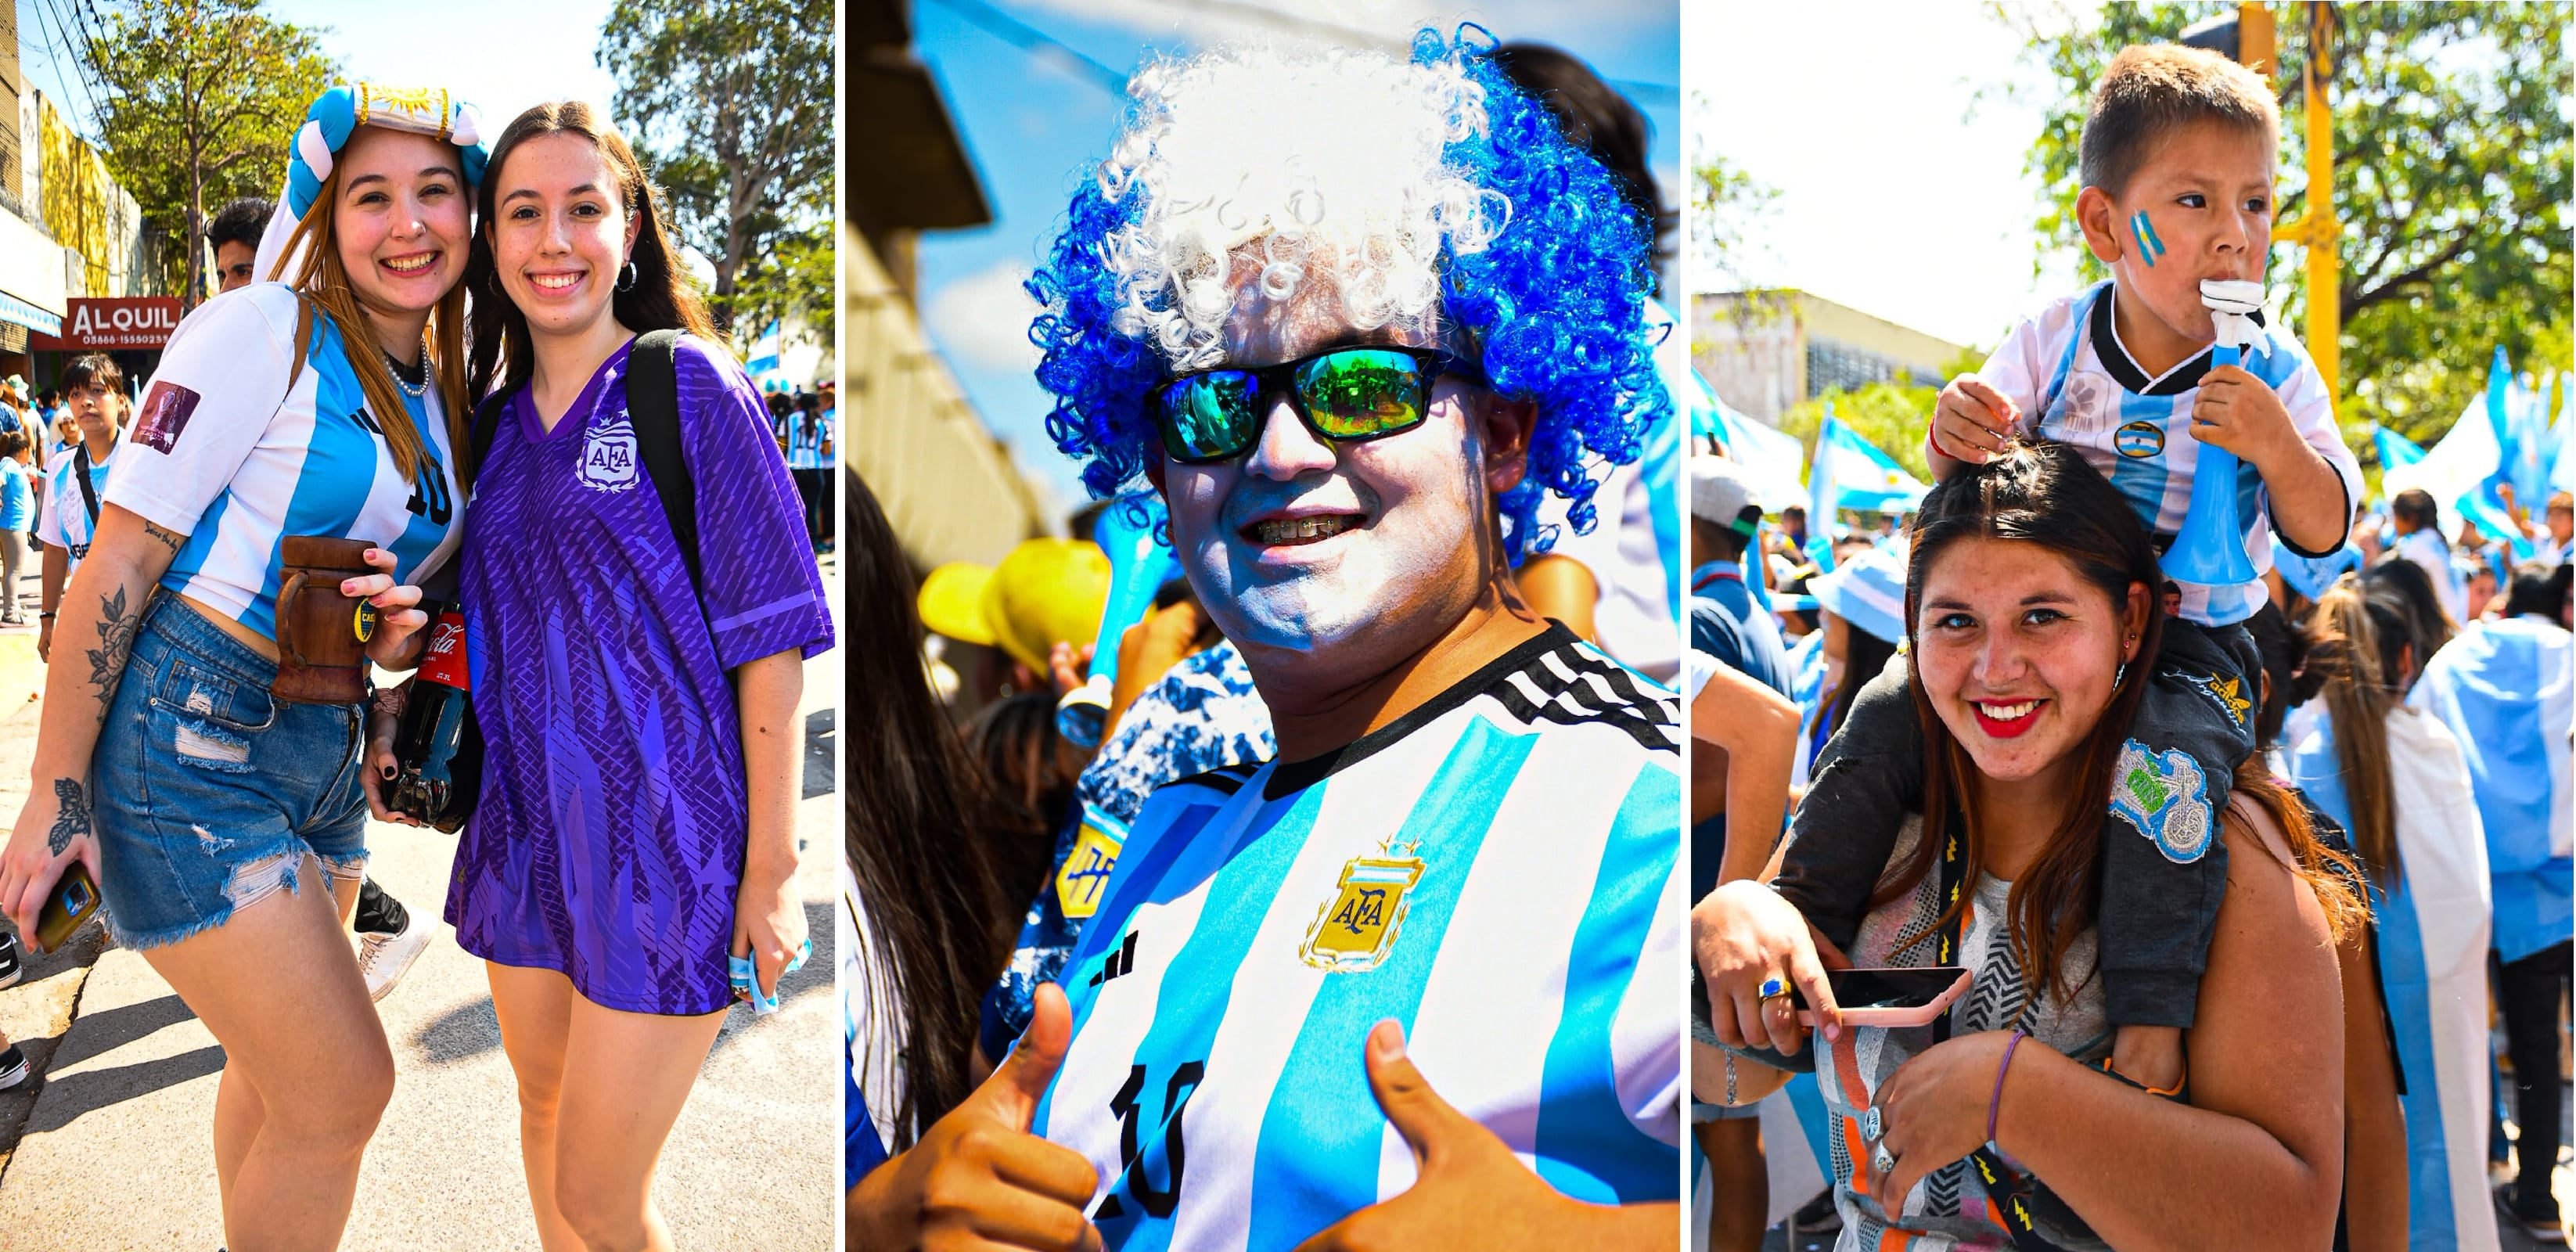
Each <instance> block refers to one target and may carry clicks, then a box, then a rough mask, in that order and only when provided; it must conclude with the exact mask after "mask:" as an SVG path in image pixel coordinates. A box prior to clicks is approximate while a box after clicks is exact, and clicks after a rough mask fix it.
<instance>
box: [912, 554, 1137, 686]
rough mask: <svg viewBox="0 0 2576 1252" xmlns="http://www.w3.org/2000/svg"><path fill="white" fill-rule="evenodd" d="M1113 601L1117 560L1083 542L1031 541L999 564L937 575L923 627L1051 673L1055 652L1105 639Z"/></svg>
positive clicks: (924, 597) (928, 588)
mask: <svg viewBox="0 0 2576 1252" xmlns="http://www.w3.org/2000/svg"><path fill="white" fill-rule="evenodd" d="M1108 602H1109V558H1108V557H1107V556H1105V555H1103V554H1102V553H1101V551H1100V547H1099V545H1097V544H1093V543H1088V542H1085V541H1083V540H1079V539H1029V540H1024V541H1022V542H1021V543H1020V545H1019V546H1018V547H1015V548H1013V549H1011V551H1010V555H1008V556H1005V557H1003V558H1002V563H1001V564H1000V565H997V566H991V567H987V566H982V565H971V564H968V563H966V562H964V561H953V562H950V563H949V564H946V565H942V566H940V567H939V568H937V569H935V570H932V571H930V577H929V578H927V579H924V580H923V581H922V584H921V595H920V597H919V599H918V601H917V603H918V604H919V606H920V609H921V623H922V625H924V626H927V627H929V628H930V629H932V630H935V631H938V632H939V633H940V634H943V635H946V636H948V637H949V638H951V639H956V640H960V641H962V642H965V643H973V644H982V645H984V646H986V647H999V648H1001V649H1002V650H1003V651H1005V652H1008V653H1010V654H1011V657H1012V658H1013V659H1014V660H1017V661H1019V662H1020V663H1021V664H1023V665H1026V666H1028V667H1029V668H1030V669H1032V670H1035V671H1037V672H1039V673H1045V672H1046V667H1047V650H1048V649H1050V648H1052V647H1054V646H1055V645H1056V644H1057V643H1060V642H1061V643H1070V644H1072V645H1074V646H1075V647H1077V648H1078V647H1081V646H1082V645H1084V644H1087V643H1090V642H1091V641H1092V639H1093V638H1094V636H1096V635H1098V634H1099V633H1100V613H1101V610H1102V609H1103V608H1105V607H1106V606H1107V605H1108Z"/></svg>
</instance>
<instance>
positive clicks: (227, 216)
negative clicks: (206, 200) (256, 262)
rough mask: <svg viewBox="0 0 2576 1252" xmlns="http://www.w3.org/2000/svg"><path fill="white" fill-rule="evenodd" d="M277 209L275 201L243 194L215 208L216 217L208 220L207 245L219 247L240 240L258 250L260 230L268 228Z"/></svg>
mask: <svg viewBox="0 0 2576 1252" xmlns="http://www.w3.org/2000/svg"><path fill="white" fill-rule="evenodd" d="M275 212H277V204H276V202H274V201H270V200H262V199H260V198H259V197H258V196H243V197H242V198H241V199H239V200H235V201H233V202H232V203H230V204H227V205H225V206H224V207H222V208H220V209H217V210H215V217H214V220H213V221H210V222H208V223H206V246H207V247H208V248H220V247H222V246H224V245H225V244H228V243H237V244H242V245H244V246H246V247H248V248H249V249H250V250H251V251H253V252H257V251H259V236H260V232H261V231H264V230H266V229H268V219H269V216H270V215H271V214H273V213H275Z"/></svg>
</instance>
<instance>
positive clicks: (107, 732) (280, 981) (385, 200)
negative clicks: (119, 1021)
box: [0, 85, 483, 1248]
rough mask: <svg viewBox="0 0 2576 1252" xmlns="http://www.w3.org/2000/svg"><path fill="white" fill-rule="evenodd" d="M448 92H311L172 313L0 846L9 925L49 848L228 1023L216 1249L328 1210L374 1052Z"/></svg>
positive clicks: (423, 462) (438, 468)
mask: <svg viewBox="0 0 2576 1252" xmlns="http://www.w3.org/2000/svg"><path fill="white" fill-rule="evenodd" d="M477 125H478V123H477V119H476V117H475V115H474V112H473V110H472V109H471V108H470V107H468V106H465V105H463V104H460V103H457V102H454V101H451V100H449V99H448V98H447V96H446V93H444V92H436V91H430V92H387V91H385V90H383V89H381V88H375V87H371V86H368V85H356V86H350V87H339V88H334V89H332V90H331V91H330V92H327V93H325V94H324V95H323V96H322V97H321V98H320V99H318V100H316V101H315V102H314V104H313V106H312V108H311V109H310V110H309V111H308V112H307V114H306V121H305V123H304V124H303V125H302V126H301V127H300V128H299V130H298V133H297V137H296V141H295V145H294V158H293V162H292V164H291V167H290V170H289V173H288V185H287V195H286V197H285V202H284V204H283V206H282V207H281V209H280V216H279V217H278V218H277V219H276V220H274V221H273V222H272V223H271V225H270V228H269V240H268V243H269V245H270V246H267V247H263V249H262V252H263V254H264V255H263V256H262V258H261V261H262V264H261V266H260V272H262V273H263V274H265V275H267V276H268V278H269V279H270V281H268V282H264V283H259V284H255V285H253V286H251V287H248V288H244V289H242V290H240V291H236V292H232V293H228V294H226V295H223V296H220V297H218V298H216V299H214V300H211V301H208V302H207V303H206V304H204V305H202V306H200V307H199V308H198V309H197V310H196V311H195V312H194V313H192V314H191V315H190V316H189V317H188V318H187V320H186V321H184V322H182V323H181V324H180V326H179V328H178V330H177V331H176V332H175V333H174V334H173V335H172V337H171V339H170V343H169V346H168V347H167V349H166V350H165V352H164V355H163V357H162V363H161V367H160V369H159V370H158V371H157V372H156V373H155V374H154V376H153V379H152V385H151V388H150V390H149V391H148V392H147V393H146V395H145V397H144V400H143V403H142V405H141V406H140V409H139V412H138V415H137V420H136V421H135V423H134V425H133V428H132V430H131V431H130V432H129V433H128V435H127V447H126V448H125V450H124V455H123V456H120V457H119V458H118V459H117V462H116V466H115V468H114V470H113V471H112V472H111V474H110V476H109V479H108V482H107V485H106V487H105V489H104V490H103V491H102V492H101V493H100V494H101V497H102V500H101V508H100V514H99V523H98V528H97V534H96V537H95V539H94V541H93V543H92V545H91V548H90V553H89V556H88V559H86V560H84V561H83V562H82V563H81V566H80V569H79V570H78V571H77V572H76V573H75V574H74V576H73V579H72V583H71V585H70V587H69V588H67V589H66V591H65V594H64V600H63V608H62V617H61V619H60V621H59V623H58V626H59V630H58V634H57V637H58V639H59V640H60V642H61V646H60V647H58V648H57V649H56V650H55V653H54V657H55V662H56V663H55V664H54V665H53V666H52V667H51V669H50V671H49V672H48V674H47V677H46V692H45V695H46V700H45V711H44V722H43V726H42V729H41V730H40V732H39V735H38V739H37V745H36V754H35V775H36V786H35V788H34V791H33V793H32V795H31V796H30V798H29V799H28V801H27V804H26V806H25V808H24V809H23V810H21V812H20V813H19V816H18V822H17V827H16V830H15V832H14V833H13V834H12V835H11V837H10V839H9V844H8V850H7V853H6V855H5V857H0V909H5V911H6V912H7V913H8V915H9V916H10V918H11V920H13V921H14V922H16V923H17V925H18V927H19V929H20V931H21V933H26V934H33V933H35V921H36V914H37V911H38V909H39V907H40V906H41V904H42V903H43V901H44V900H45V899H46V897H47V896H48V895H50V894H51V893H52V892H53V890H54V887H55V884H56V882H57V880H58V879H60V878H61V877H62V876H63V874H64V873H65V871H66V870H67V869H68V868H69V867H70V866H71V864H72V862H74V861H78V862H80V863H81V865H82V866H83V867H84V868H86V870H87V871H88V872H89V873H90V874H91V875H93V876H94V877H95V879H96V881H97V883H98V885H99V890H100V894H101V895H102V896H103V897H104V900H105V912H106V915H107V921H108V925H109V928H110V930H111V931H112V932H113V933H114V935H115V936H116V938H117V939H118V941H119V942H121V943H123V944H124V945H126V946H127V947H130V948H133V949H135V950H137V951H139V952H140V953H141V954H142V955H143V957H144V959H145V960H147V961H149V962H150V963H151V965H152V967H153V969H154V970H155V971H156V972H157V973H159V974H160V976H161V977H162V978H164V979H165V980H167V981H168V982H169V984H170V986H171V987H172V989H174V990H176V991H177V992H178V993H179V996H180V998H181V999H182V1000H183V1001H185V1002H186V1003H187V1006H188V1008H189V1010H190V1011H191V1012H193V1013H194V1014H195V1015H196V1016H197V1017H198V1019H199V1020H201V1021H203V1022H204V1023H205V1024H206V1027H207V1028H208V1029H209V1030H211V1031H212V1032H213V1033H214V1036H215V1039H216V1041H217V1042H218V1043H220V1044H221V1045H222V1046H223V1049H224V1070H223V1078H222V1082H221V1085H220V1086H219V1087H218V1089H217V1094H216V1097H215V1118H214V1166H215V1175H216V1180H217V1183H218V1185H219V1187H220V1188H221V1194H222V1202H223V1213H224V1227H225V1232H226V1235H227V1237H228V1238H229V1239H230V1241H231V1244H232V1246H234V1247H237V1248H241V1247H250V1246H254V1245H255V1246H258V1247H262V1248H282V1247H295V1248H322V1247H329V1246H332V1245H333V1244H335V1243H336V1242H337V1241H338V1239H339V1236H340V1232H341V1230H342V1229H343V1228H344V1227H345V1226H346V1224H347V1222H348V1216H349V1209H350V1203H351V1199H352V1196H353V1194H354V1192H355V1190H356V1186H357V1179H358V1164H359V1158H360V1155H361V1153H363V1151H364V1150H365V1148H366V1144H367V1140H368V1139H369V1138H370V1137H371V1136H372V1135H373V1134H374V1131H375V1127H376V1121H377V1118H378V1117H379V1116H381V1115H382V1113H383V1111H384V1107H385V1103H386V1101H387V1100H388V1099H389V1098H390V1097H391V1095H392V1091H393V1077H394V1075H393V1056H392V1053H391V1051H390V1049H389V1048H388V1047H387V1045H386V1042H385V1034H384V1028H383V1025H382V1024H381V1023H380V1022H379V1021H378V1020H377V1018H376V1014H375V1012H374V1009H373V1007H372V1005H371V1004H370V1003H369V1000H368V996H367V987H366V983H365V981H364V979H363V978H362V977H361V975H360V973H359V970H358V965H357V961H356V958H355V956H354V954H353V953H352V951H351V948H350V944H349V940H348V937H347V933H346V931H345V930H344V929H343V927H344V925H345V923H346V919H347V916H348V911H349V909H350V908H351V907H352V905H353V904H354V903H355V900H356V897H357V892H358V884H359V881H360V877H361V874H362V871H363V868H364V866H365V862H366V855H367V853H366V846H365V843H364V833H365V826H366V819H367V807H366V803H365V798H364V796H363V795H362V794H361V792H360V789H359V784H358V771H359V769H360V751H359V749H360V747H361V737H362V730H363V715H364V703H363V702H364V700H365V697H366V663H367V662H369V661H373V662H375V663H377V664H382V665H386V666H389V667H393V668H402V667H405V666H408V665H410V664H412V662H413V658H414V656H415V654H416V653H417V651H418V649H419V642H420V640H419V636H418V634H417V632H418V631H419V629H420V627H421V626H422V625H423V624H424V622H425V618H424V616H423V615H422V614H421V613H420V612H419V611H418V610H417V609H415V608H413V607H412V606H413V605H414V604H415V603H416V602H417V600H418V595H419V593H418V591H417V589H416V588H413V587H410V586H403V585H397V583H398V581H399V582H401V583H409V582H412V581H416V579H417V576H418V574H419V573H420V572H421V571H422V570H423V569H424V568H426V567H435V566H436V565H437V564H438V563H440V562H443V561H444V560H446V559H447V557H448V556H449V555H450V554H451V553H452V551H453V550H454V548H455V544H456V520H457V508H456V504H455V502H456V501H457V500H458V499H460V498H461V493H460V491H459V486H460V484H459V482H458V480H457V475H456V463H457V458H456V457H455V455H454V454H453V452H452V449H453V448H455V446H456V442H457V433H458V431H459V430H460V429H461V426H460V422H459V415H460V414H461V412H462V410H463V407H464V398H465V397H464V377H465V369H464V367H465V360H464V352H463V336H464V323H463V316H462V315H463V312H464V295H463V292H462V291H461V290H459V286H458V284H459V281H460V279H461V278H462V277H463V275H464V272H465V262H466V253H467V247H468V244H469V242H470V224H469V219H470V213H471V200H470V197H471V194H472V184H473V182H474V180H475V179H476V178H478V177H479V176H480V174H481V172H482V164H483V162H482V148H481V143H480V138H479V136H478V135H477V133H476V131H477Z"/></svg>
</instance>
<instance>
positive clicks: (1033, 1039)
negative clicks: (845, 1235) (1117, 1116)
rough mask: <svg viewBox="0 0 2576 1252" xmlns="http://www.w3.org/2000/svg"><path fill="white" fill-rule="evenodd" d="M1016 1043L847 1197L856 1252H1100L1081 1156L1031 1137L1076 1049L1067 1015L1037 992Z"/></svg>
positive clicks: (1062, 1005) (1068, 1010) (1092, 1180)
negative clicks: (1027, 1251)
mask: <svg viewBox="0 0 2576 1252" xmlns="http://www.w3.org/2000/svg"><path fill="white" fill-rule="evenodd" d="M1035 1009H1036V1012H1035V1015H1034V1016H1033V1017H1031V1019H1030V1020H1029V1028H1028V1031H1027V1033H1025V1034H1023V1035H1021V1036H1020V1042H1019V1046H1017V1047H1014V1048H1012V1049H1011V1055H1010V1056H1009V1057H1008V1058H1006V1059H1004V1060H1003V1062H1002V1063H1001V1065H1000V1066H998V1067H997V1068H995V1069H994V1070H993V1076H992V1077H991V1078H988V1079H986V1080H984V1085H983V1086H981V1087H978V1088H976V1089H975V1092H974V1094H972V1095H970V1096H967V1097H966V1098H965V1099H964V1100H963V1101H961V1102H959V1103H958V1105H957V1107H956V1108H953V1109H950V1110H949V1111H948V1115H947V1116H945V1117H942V1118H940V1119H939V1120H938V1121H937V1122H935V1123H933V1124H932V1125H931V1127H930V1129H929V1130H927V1131H925V1132H923V1134H922V1136H921V1139H920V1141H919V1142H917V1143H915V1144H913V1145H912V1147H910V1148H909V1149H906V1150H905V1151H904V1152H903V1153H902V1154H901V1155H899V1156H897V1157H895V1158H894V1159H892V1160H890V1161H887V1162H886V1163H885V1164H883V1165H880V1166H878V1167H877V1168H876V1170H875V1171H874V1172H872V1173H870V1174H869V1175H868V1176H867V1177H866V1178H863V1179H860V1180H859V1185H858V1186H856V1187H854V1188H852V1189H851V1191H850V1196H849V1210H848V1217H849V1227H850V1229H849V1236H850V1247H851V1249H852V1250H853V1252H861V1250H865V1252H877V1250H878V1249H888V1250H891V1249H905V1248H922V1249H925V1250H927V1252H949V1250H951V1249H955V1250H959V1252H964V1250H967V1249H975V1250H979V1252H980V1250H982V1249H994V1248H1036V1249H1057V1250H1061V1252H1097V1249H1098V1248H1099V1247H1100V1231H1099V1230H1098V1229H1097V1228H1095V1227H1094V1226H1092V1224H1091V1222H1090V1220H1089V1219H1087V1218H1085V1217H1084V1216H1083V1211H1082V1210H1083V1206H1084V1205H1086V1204H1088V1203H1090V1202H1091V1195H1092V1192H1093V1191H1094V1190H1096V1189H1097V1188H1098V1187H1099V1184H1100V1178H1099V1176H1098V1175H1097V1174H1095V1173H1094V1172H1093V1171H1092V1168H1091V1162H1090V1161H1088V1160H1085V1159H1084V1158H1083V1156H1082V1154H1080V1153H1078V1152H1075V1151H1073V1150H1072V1149H1070V1148H1066V1147H1063V1146H1061V1145H1058V1144H1053V1143H1049V1142H1047V1141H1046V1140H1044V1139H1040V1138H1038V1137H1037V1136H1035V1135H1032V1134H1030V1133H1029V1120H1030V1119H1031V1118H1032V1117H1034V1116H1035V1115H1036V1113H1037V1107H1038V1101H1039V1099H1040V1098H1042V1097H1043V1096H1045V1094H1046V1089H1047V1084H1048V1083H1049V1082H1050V1081H1053V1080H1054V1078H1055V1071H1056V1067H1057V1066H1059V1065H1062V1064H1063V1063H1064V1052H1065V1048H1066V1047H1067V1046H1068V1045H1069V1044H1070V1043H1071V1042H1072V1035H1073V1009H1072V1007H1071V1006H1070V1005H1068V1004H1067V1003H1066V1002H1065V998H1064V992H1063V991H1062V990H1060V989H1058V988H1057V987H1056V986H1055V985H1054V984H1052V983H1049V984H1046V985H1043V986H1040V987H1039V988H1038V991H1037V999H1036V1004H1035Z"/></svg>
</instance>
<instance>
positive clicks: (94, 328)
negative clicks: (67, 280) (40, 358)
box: [27, 296, 179, 352]
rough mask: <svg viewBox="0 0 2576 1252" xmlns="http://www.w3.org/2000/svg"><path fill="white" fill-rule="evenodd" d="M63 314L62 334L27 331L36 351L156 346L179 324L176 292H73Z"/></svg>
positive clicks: (90, 350) (28, 339) (28, 341)
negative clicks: (135, 293)
mask: <svg viewBox="0 0 2576 1252" xmlns="http://www.w3.org/2000/svg"><path fill="white" fill-rule="evenodd" d="M70 305H71V308H70V309H69V310H68V311H66V312H65V313H64V314H63V334H62V338H60V339H57V338H55V337H53V336H51V335H29V336H27V346H28V347H29V348H32V349H33V350H35V351H38V352H105V351H110V350H116V349H134V348H158V347H160V346H161V345H163V344H165V343H168V342H169V341H170V332H171V331H173V330H176V329H178V326H179V298H178V297H177V296H99V297H92V296H73V297H72V298H71V300H70Z"/></svg>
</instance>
